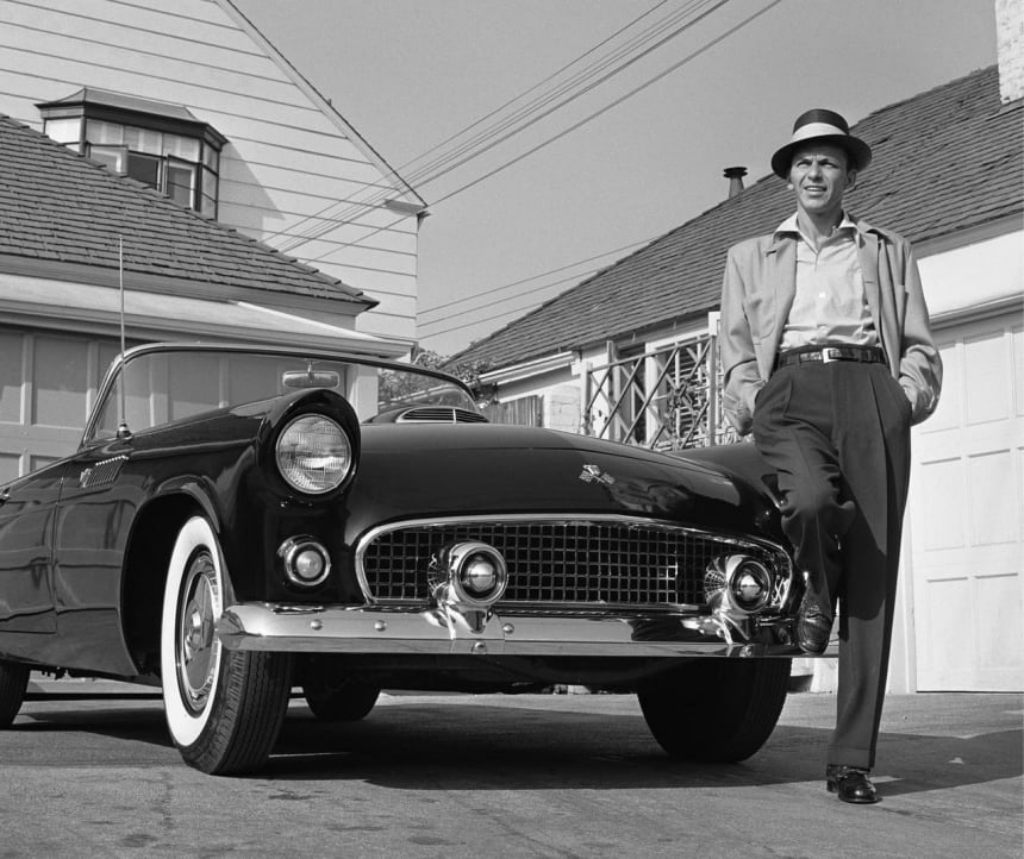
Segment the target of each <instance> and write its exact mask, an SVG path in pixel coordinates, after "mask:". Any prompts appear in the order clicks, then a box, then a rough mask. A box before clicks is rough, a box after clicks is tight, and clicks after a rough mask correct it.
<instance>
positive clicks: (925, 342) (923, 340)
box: [899, 243, 942, 424]
mask: <svg viewBox="0 0 1024 859" xmlns="http://www.w3.org/2000/svg"><path fill="white" fill-rule="evenodd" d="M901 250H902V253H903V260H902V262H903V271H904V283H903V286H904V290H905V295H906V302H907V303H906V310H905V314H904V319H903V332H902V338H901V352H900V361H899V383H900V385H901V386H902V387H903V390H904V391H905V392H906V394H907V398H908V399H909V400H910V404H911V406H912V407H913V409H912V413H911V423H912V424H918V423H920V422H921V421H923V420H924V419H925V418H927V417H928V416H929V415H931V413H932V412H934V411H935V407H936V406H937V405H938V404H939V393H940V392H941V390H942V358H941V357H940V355H939V350H938V349H937V348H936V347H935V342H934V340H933V338H932V331H931V324H930V322H929V319H928V308H927V306H926V304H925V300H924V291H923V290H922V288H921V276H920V273H919V272H918V269H917V259H916V258H915V256H914V252H913V250H911V248H910V246H909V245H908V244H906V243H904V244H903V246H902V248H901Z"/></svg>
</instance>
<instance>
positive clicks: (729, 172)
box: [723, 167, 747, 197]
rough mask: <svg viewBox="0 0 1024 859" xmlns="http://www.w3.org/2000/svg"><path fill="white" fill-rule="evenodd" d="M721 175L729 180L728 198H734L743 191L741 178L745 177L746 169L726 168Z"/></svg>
mask: <svg viewBox="0 0 1024 859" xmlns="http://www.w3.org/2000/svg"><path fill="white" fill-rule="evenodd" d="M723 175H724V176H725V178H726V179H728V180H729V196H730V197H735V196H736V195H737V194H738V193H739V192H740V191H742V190H743V177H744V176H746V175H747V168H746V167H726V168H725V172H724V174H723Z"/></svg>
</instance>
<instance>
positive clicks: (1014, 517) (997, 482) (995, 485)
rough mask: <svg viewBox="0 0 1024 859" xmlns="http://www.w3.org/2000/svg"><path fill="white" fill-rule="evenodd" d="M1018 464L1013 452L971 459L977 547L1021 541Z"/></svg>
mask: <svg viewBox="0 0 1024 859" xmlns="http://www.w3.org/2000/svg"><path fill="white" fill-rule="evenodd" d="M1015 470H1016V468H1015V462H1014V456H1013V452H1012V451H1010V450H998V451H991V452H989V453H984V454H974V455H972V456H968V457H967V474H968V486H969V490H968V492H969V495H968V497H969V499H970V506H969V510H970V519H971V542H972V543H973V545H975V546H985V545H990V544H993V543H1014V542H1016V541H1018V540H1019V539H1020V510H1019V509H1018V505H1017V504H1016V503H1015V502H1016V496H1017V487H1016V481H1015V480H1014V472H1015Z"/></svg>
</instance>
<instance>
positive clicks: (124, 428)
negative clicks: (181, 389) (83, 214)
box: [117, 236, 132, 439]
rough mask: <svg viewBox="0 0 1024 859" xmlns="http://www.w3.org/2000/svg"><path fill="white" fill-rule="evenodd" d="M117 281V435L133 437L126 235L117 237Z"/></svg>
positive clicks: (119, 436)
mask: <svg viewBox="0 0 1024 859" xmlns="http://www.w3.org/2000/svg"><path fill="white" fill-rule="evenodd" d="M117 283H118V291H119V292H120V293H121V313H120V327H121V394H120V396H119V397H118V411H120V413H121V414H120V415H119V420H118V422H117V437H118V438H122V439H124V438H131V437H132V431H131V430H130V429H128V395H127V393H126V391H127V388H128V364H127V362H126V361H125V360H124V353H125V336H124V237H123V236H118V237H117Z"/></svg>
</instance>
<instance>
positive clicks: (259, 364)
mask: <svg viewBox="0 0 1024 859" xmlns="http://www.w3.org/2000/svg"><path fill="white" fill-rule="evenodd" d="M125 379H127V383H126V387H125V393H124V401H125V403H124V408H125V413H126V414H125V417H126V422H127V424H128V427H129V428H130V429H131V431H132V432H136V433H137V432H141V431H143V430H146V429H150V428H152V427H154V426H159V425H161V424H165V423H170V422H171V421H177V420H183V419H185V418H190V417H192V416H193V415H197V414H200V413H202V412H206V411H211V410H213V409H220V408H227V407H232V406H239V405H242V404H244V403H252V402H257V401H259V400H265V399H268V398H271V397H276V396H279V395H281V394H284V393H288V392H291V391H294V390H299V389H305V388H328V389H330V390H334V391H337V392H338V393H339V394H340V395H341V396H343V397H345V398H346V399H347V400H348V401H349V403H351V405H352V407H353V408H354V409H355V411H356V414H357V415H358V417H359V419H360V420H361V421H368V420H371V419H373V418H375V417H378V416H380V415H381V414H384V413H388V412H394V411H395V410H400V409H404V408H408V407H410V406H445V407H449V408H456V409H465V410H467V411H471V412H474V413H475V412H477V411H478V410H477V407H476V404H475V403H474V402H473V399H472V397H471V396H470V395H469V393H468V392H467V391H466V390H465V389H464V388H463V387H462V386H461V385H459V384H457V383H455V382H452V381H449V380H446V379H444V378H441V377H438V376H432V375H428V374H426V373H423V372H421V371H419V369H418V368H416V367H414V366H412V365H410V366H409V367H408V369H406V368H404V367H396V366H378V365H375V364H373V363H364V362H362V361H360V360H358V359H345V360H332V359H324V358H319V357H316V358H306V357H302V356H299V355H296V356H292V355H280V354H271V353H258V352H251V353H250V352H237V351H217V350H209V351H206V350H197V349H189V350H182V351H180V352H175V351H173V350H162V351H155V352H142V353H140V354H136V355H131V354H129V356H128V360H127V362H126V363H125V364H124V365H122V366H121V368H120V371H119V373H118V376H117V378H116V379H115V382H114V384H113V385H112V386H110V387H109V388H107V391H106V398H105V400H104V402H103V403H102V404H101V406H100V411H99V414H98V416H97V420H96V421H95V422H94V423H93V425H92V429H91V437H92V438H110V437H112V436H113V435H114V434H115V433H116V432H117V427H118V425H119V423H120V419H121V385H122V384H125Z"/></svg>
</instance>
